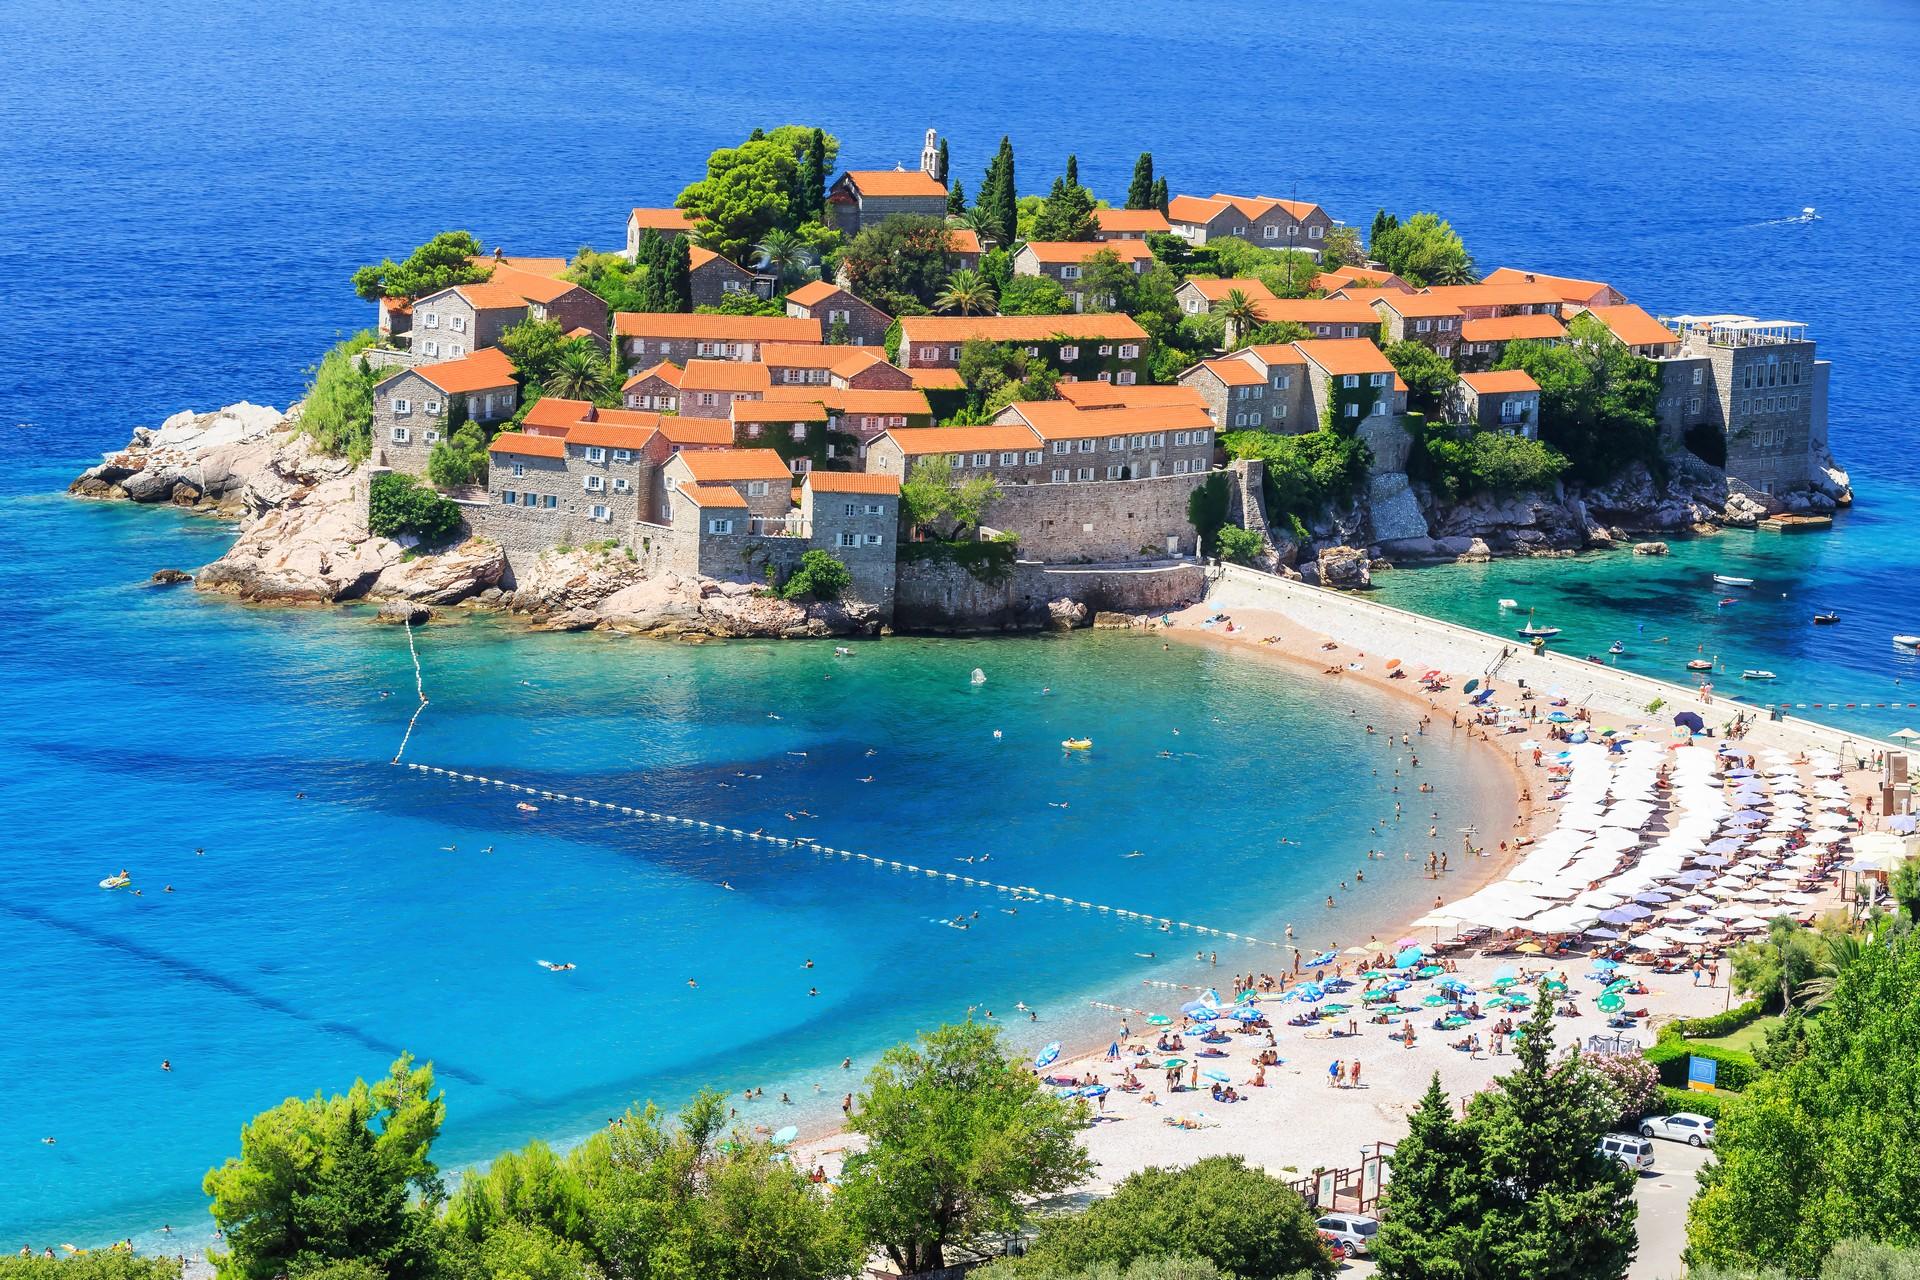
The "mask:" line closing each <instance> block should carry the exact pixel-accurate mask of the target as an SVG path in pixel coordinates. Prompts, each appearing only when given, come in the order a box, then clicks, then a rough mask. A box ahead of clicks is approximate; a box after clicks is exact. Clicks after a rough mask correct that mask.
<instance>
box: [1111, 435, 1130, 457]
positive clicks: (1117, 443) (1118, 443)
mask: <svg viewBox="0 0 1920 1280" xmlns="http://www.w3.org/2000/svg"><path fill="white" fill-rule="evenodd" d="M1126 447H1127V438H1126V437H1125V436H1108V437H1107V452H1108V453H1118V452H1120V451H1121V450H1122V449H1124V448H1126Z"/></svg>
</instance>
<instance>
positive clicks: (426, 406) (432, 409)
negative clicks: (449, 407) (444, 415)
mask: <svg viewBox="0 0 1920 1280" xmlns="http://www.w3.org/2000/svg"><path fill="white" fill-rule="evenodd" d="M420 407H421V409H423V410H424V411H426V412H427V413H438V412H440V402H439V401H438V400H422V401H421V402H420Z"/></svg>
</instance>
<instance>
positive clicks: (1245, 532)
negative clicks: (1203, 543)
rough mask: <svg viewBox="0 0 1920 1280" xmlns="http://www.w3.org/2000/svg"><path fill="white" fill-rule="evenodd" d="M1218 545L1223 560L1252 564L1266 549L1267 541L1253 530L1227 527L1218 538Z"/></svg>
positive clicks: (1222, 529) (1233, 526) (1234, 526)
mask: <svg viewBox="0 0 1920 1280" xmlns="http://www.w3.org/2000/svg"><path fill="white" fill-rule="evenodd" d="M1216 545H1217V546H1218V548H1219V551H1220V558H1221V559H1222V560H1231V561H1233V563H1235V564H1252V563H1253V562H1254V561H1255V560H1256V559H1258V558H1259V556H1260V553H1261V551H1263V550H1265V548H1266V545H1267V543H1266V539H1264V538H1262V537H1261V536H1260V535H1259V534H1257V533H1255V532H1254V531H1253V530H1251V529H1242V528H1241V527H1240V526H1239V525H1233V524H1230V525H1226V526H1224V527H1223V528H1221V530H1220V532H1219V534H1218V535H1217V537H1216Z"/></svg>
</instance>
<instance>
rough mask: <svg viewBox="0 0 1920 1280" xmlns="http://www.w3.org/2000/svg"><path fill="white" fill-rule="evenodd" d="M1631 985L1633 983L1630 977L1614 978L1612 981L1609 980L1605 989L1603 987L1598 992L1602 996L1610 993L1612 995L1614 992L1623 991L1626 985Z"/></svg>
mask: <svg viewBox="0 0 1920 1280" xmlns="http://www.w3.org/2000/svg"><path fill="white" fill-rule="evenodd" d="M1632 985H1633V979H1632V978H1615V979H1614V980H1613V981H1612V982H1609V983H1608V984H1607V985H1606V987H1605V989H1603V990H1602V991H1601V992H1600V994H1601V995H1603V996H1610V995H1613V994H1614V993H1615V992H1619V991H1625V990H1626V989H1627V988H1628V987H1630V986H1632Z"/></svg>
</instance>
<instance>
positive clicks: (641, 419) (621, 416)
mask: <svg viewBox="0 0 1920 1280" xmlns="http://www.w3.org/2000/svg"><path fill="white" fill-rule="evenodd" d="M660 420H661V415H660V414H657V413H655V412H654V411H653V410H651V409H600V408H596V409H594V411H593V413H592V414H591V415H590V416H589V417H588V418H587V419H586V421H588V422H606V423H611V424H613V425H614V426H620V427H652V426H658V425H659V423H660Z"/></svg>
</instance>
